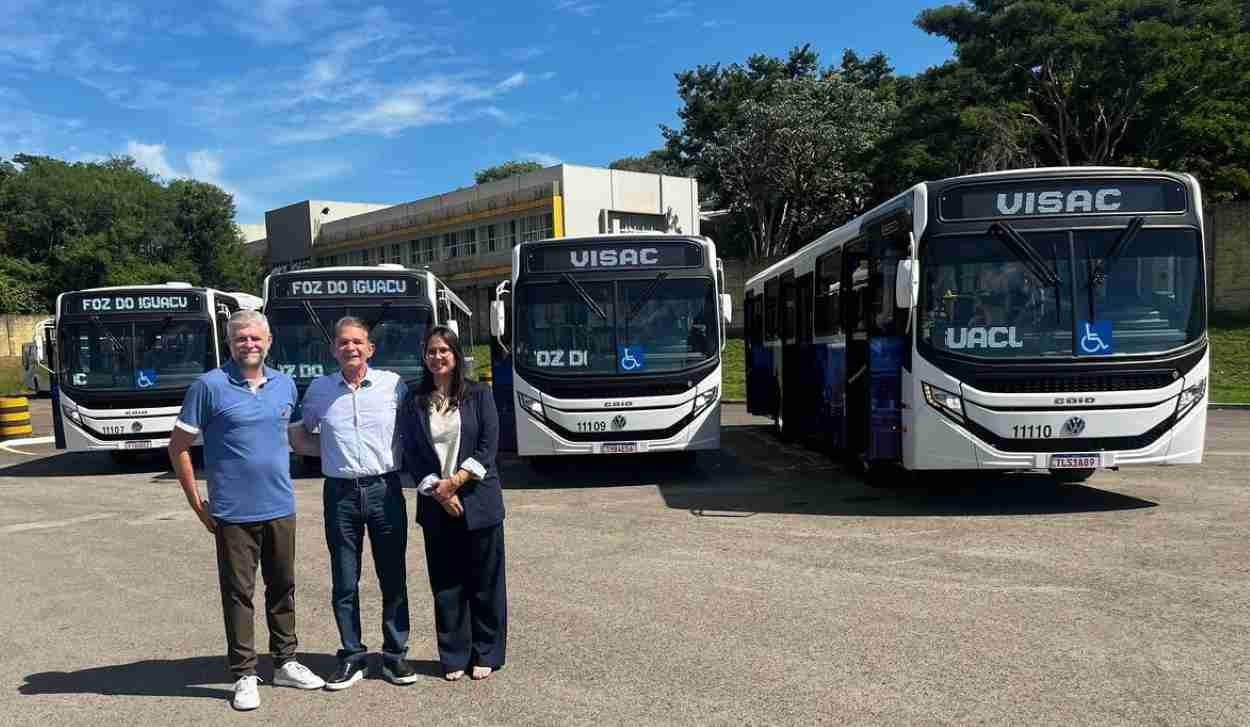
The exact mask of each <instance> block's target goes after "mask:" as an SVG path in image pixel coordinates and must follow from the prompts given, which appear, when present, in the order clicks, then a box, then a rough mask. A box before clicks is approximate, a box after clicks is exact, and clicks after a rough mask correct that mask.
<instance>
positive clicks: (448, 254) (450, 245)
mask: <svg viewBox="0 0 1250 727" xmlns="http://www.w3.org/2000/svg"><path fill="white" fill-rule="evenodd" d="M456 237H457V235H456V233H454V232H444V233H443V257H444V258H445V259H447V260H451V259H453V258H455V257H456V255H457V253H458V252H459V251H458V250H457V249H456V242H457V240H456Z"/></svg>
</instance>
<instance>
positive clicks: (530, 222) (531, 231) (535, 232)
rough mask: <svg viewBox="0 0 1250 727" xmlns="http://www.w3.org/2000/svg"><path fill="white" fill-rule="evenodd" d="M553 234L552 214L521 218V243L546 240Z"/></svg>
mask: <svg viewBox="0 0 1250 727" xmlns="http://www.w3.org/2000/svg"><path fill="white" fill-rule="evenodd" d="M551 232H552V217H551V213H550V212H547V213H545V214H541V215H530V216H529V217H522V218H521V242H531V241H533V240H544V239H546V238H548V237H551Z"/></svg>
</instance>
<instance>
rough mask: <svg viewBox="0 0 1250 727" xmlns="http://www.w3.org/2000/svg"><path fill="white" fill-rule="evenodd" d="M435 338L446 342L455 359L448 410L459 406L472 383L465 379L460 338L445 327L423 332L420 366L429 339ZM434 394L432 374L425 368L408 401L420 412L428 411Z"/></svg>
mask: <svg viewBox="0 0 1250 727" xmlns="http://www.w3.org/2000/svg"><path fill="white" fill-rule="evenodd" d="M435 336H438V337H439V338H441V339H443V340H444V341H446V342H447V347H448V348H450V349H451V355H452V356H453V357H454V358H455V359H456V368H455V369H453V370H452V372H451V387H450V388H449V390H448V392H447V402H446V406H447V408H448V410H450V409H454V408H456V407H458V406H460V402H461V401H462V400H463V399H464V396H465V394H467V393H468V392H469V387H470V386H472V384H473V382H472V381H470V380H469V379H467V378H465V370H464V369H465V363H464V350H463V349H461V348H460V337H459V336H457V335H456V332H455V331H453V330H451V329H450V328H448V327H447V326H433V327H431V328H430V329H429V330H427V331H426V332H425V340H424V341H423V342H422V344H421V365H422V366H425V352H426V351H427V350H429V347H430V339H432V338H434V337H435ZM435 394H436V389H435V386H434V374H432V373H430V369H429V368H428V367H427V368H426V369H425V371H423V372H422V376H421V381H420V382H418V383H417V387H416V389H415V390H414V391H413V392H412V394H411V395H409V397H408V401H409V402H410V403H412V404H415V406H418V407H420V408H421V409H422V410H428V409H429V408H430V402H431V400H432V399H433V398H434V397H435Z"/></svg>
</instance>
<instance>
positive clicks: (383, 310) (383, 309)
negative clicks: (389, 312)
mask: <svg viewBox="0 0 1250 727" xmlns="http://www.w3.org/2000/svg"><path fill="white" fill-rule="evenodd" d="M390 307H391V302H390V301H389V300H388V301H386V302H384V303H383V304H382V307H381V308H380V309H379V310H378V314H377V315H376V316H374V317H373V320H371V321H367V323H368V325H369V331H370V334H369V335H370V336H371V337H372V335H373V334H372V331H373V329H375V328H377V327H378V324H379V323H381V322H382V319H383V318H386V309H387V308H390Z"/></svg>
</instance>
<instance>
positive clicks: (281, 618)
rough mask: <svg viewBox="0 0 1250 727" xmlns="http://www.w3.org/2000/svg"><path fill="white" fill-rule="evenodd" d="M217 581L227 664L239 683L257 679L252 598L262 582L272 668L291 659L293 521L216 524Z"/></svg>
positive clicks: (293, 651)
mask: <svg viewBox="0 0 1250 727" xmlns="http://www.w3.org/2000/svg"><path fill="white" fill-rule="evenodd" d="M216 538H217V577H218V580H219V582H220V584H221V609H222V613H223V614H224V616H225V621H226V661H227V663H228V664H229V666H230V671H231V673H233V674H234V677H235V678H236V679H238V678H239V677H242V676H249V675H252V674H255V673H256V647H255V631H254V628H255V627H254V624H253V616H254V613H255V609H254V608H253V607H252V593H253V592H254V591H255V588H256V565H257V563H259V564H260V571H261V575H262V576H263V577H264V579H265V619H266V621H267V622H268V624H269V652H270V653H271V654H272V655H273V662H274V668H275V669H276V668H278V667H280V666H282V665H283V664H285V663H286V662H288V661H290V660H291V659H293V658H295V648H296V647H297V646H298V645H299V641H298V640H297V639H296V638H295V516H294V515H291V516H289V517H284V518H277V519H274V520H262V521H260V522H254V523H228V522H225V521H223V520H218V521H217V530H216Z"/></svg>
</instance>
